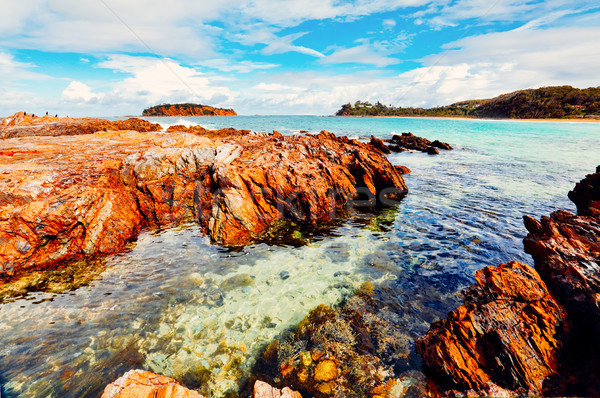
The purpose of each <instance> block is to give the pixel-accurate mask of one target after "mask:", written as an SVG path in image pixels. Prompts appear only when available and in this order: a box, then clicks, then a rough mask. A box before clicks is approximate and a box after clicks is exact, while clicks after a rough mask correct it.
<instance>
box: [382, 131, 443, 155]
mask: <svg viewBox="0 0 600 398" xmlns="http://www.w3.org/2000/svg"><path fill="white" fill-rule="evenodd" d="M371 140H372V139H371ZM387 142H388V146H387V147H388V149H389V150H391V151H393V152H402V151H405V150H415V151H421V152H426V153H428V154H430V155H436V154H438V153H439V152H438V150H437V149H436V148H440V149H445V150H451V149H452V147H451V146H450V145H449V144H447V143H445V142H441V141H438V140H435V141H433V142H431V141H429V140H428V139H426V138H421V137H417V136H415V135H414V134H412V133H402V135H397V134H394V135H393V136H392V139H391V140H387Z"/></svg>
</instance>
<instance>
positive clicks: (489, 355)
mask: <svg viewBox="0 0 600 398" xmlns="http://www.w3.org/2000/svg"><path fill="white" fill-rule="evenodd" d="M569 198H570V199H571V200H573V202H574V203H575V204H576V206H577V210H578V215H573V214H571V213H568V212H566V211H562V210H559V211H556V212H554V213H552V214H551V215H550V217H542V219H541V220H540V221H538V220H535V219H534V218H532V217H528V216H525V217H524V221H525V226H526V228H527V230H528V231H529V235H527V237H526V238H525V239H524V245H525V251H526V252H527V253H529V254H531V255H532V257H533V259H534V261H535V268H536V270H537V272H536V271H534V270H533V269H531V268H530V267H528V266H526V265H524V264H519V263H509V264H508V265H501V266H499V267H488V268H485V269H484V270H482V271H479V272H478V273H477V284H476V285H474V286H473V287H471V288H470V289H469V290H468V291H467V293H466V298H465V306H463V307H460V308H458V309H457V310H456V311H453V312H451V313H450V314H449V315H448V317H447V319H446V320H443V321H439V322H437V323H434V324H433V325H432V326H431V329H430V331H429V333H428V334H427V335H426V336H425V337H423V338H422V339H420V340H419V341H418V342H417V348H418V350H419V351H420V353H421V354H422V356H423V361H424V367H425V369H426V370H427V371H428V372H429V375H430V376H431V377H432V378H433V379H435V380H436V381H437V382H438V383H439V386H440V387H441V389H442V391H444V390H445V391H446V393H447V392H448V391H449V390H458V391H459V392H460V393H461V394H462V393H465V392H467V394H468V393H472V394H476V395H497V394H502V395H532V394H535V395H567V396H572V395H583V396H590V395H594V396H595V395H598V394H599V393H600V380H599V379H598V369H599V368H600V362H599V360H598V358H599V357H600V344H598V341H597V336H598V333H600V211H598V210H599V209H600V206H599V205H600V166H599V167H598V169H597V170H596V173H595V174H591V175H588V176H587V177H586V178H585V179H583V180H582V181H581V182H580V183H578V184H577V185H576V187H575V189H574V190H573V191H571V192H569ZM546 286H547V288H548V289H546Z"/></svg>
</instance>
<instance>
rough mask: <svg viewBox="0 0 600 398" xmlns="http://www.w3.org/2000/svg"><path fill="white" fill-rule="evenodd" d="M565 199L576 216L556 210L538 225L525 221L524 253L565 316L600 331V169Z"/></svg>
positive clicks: (529, 218)
mask: <svg viewBox="0 0 600 398" xmlns="http://www.w3.org/2000/svg"><path fill="white" fill-rule="evenodd" d="M569 198H570V199H571V200H573V202H574V203H575V204H576V205H577V211H578V214H579V215H577V216H575V215H573V214H571V213H569V212H566V211H562V210H559V211H556V212H554V213H552V214H551V215H550V217H542V219H541V220H540V221H537V220H535V219H534V218H532V217H529V216H525V217H524V221H525V227H526V228H527V230H528V231H529V235H527V237H526V238H525V239H524V241H523V242H524V245H525V251H526V252H527V253H529V254H531V256H532V257H533V259H534V261H535V267H536V269H537V270H538V272H539V273H540V275H541V276H542V278H543V279H544V281H546V283H547V284H548V287H549V288H550V289H551V291H552V292H553V294H554V295H555V296H556V297H557V299H558V300H559V301H560V302H561V303H562V304H563V305H564V306H565V307H566V308H567V310H568V312H569V315H570V316H572V317H574V318H575V321H576V322H577V323H578V324H581V325H582V327H585V328H590V329H593V330H596V331H597V333H600V211H599V209H600V206H599V205H600V167H599V168H598V169H597V172H596V173H595V174H590V175H588V176H587V177H586V178H585V179H583V180H582V181H581V182H580V183H578V184H577V185H576V186H575V189H574V190H573V191H571V192H569Z"/></svg>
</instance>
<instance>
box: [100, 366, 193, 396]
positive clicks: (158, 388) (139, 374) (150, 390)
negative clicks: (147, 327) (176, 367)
mask: <svg viewBox="0 0 600 398" xmlns="http://www.w3.org/2000/svg"><path fill="white" fill-rule="evenodd" d="M159 397H160V398H203V396H202V395H200V394H199V393H197V392H196V391H192V390H188V389H187V388H185V387H183V386H182V385H180V384H179V383H178V382H177V381H176V380H174V379H172V378H170V377H166V376H161V375H157V374H155V373H152V372H148V371H145V370H139V369H135V370H130V371H129V372H127V373H125V374H124V375H123V376H121V377H119V378H118V379H117V380H115V381H114V382H113V383H111V384H109V385H107V386H106V388H105V389H104V393H103V394H102V398H159Z"/></svg>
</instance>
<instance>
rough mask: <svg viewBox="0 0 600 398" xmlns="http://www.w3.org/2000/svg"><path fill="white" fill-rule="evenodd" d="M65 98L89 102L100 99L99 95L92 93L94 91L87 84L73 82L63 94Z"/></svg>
mask: <svg viewBox="0 0 600 398" xmlns="http://www.w3.org/2000/svg"><path fill="white" fill-rule="evenodd" d="M62 94H63V97H64V98H67V99H70V100H80V99H81V100H84V101H89V100H91V99H93V98H98V97H99V96H98V95H97V94H94V93H92V89H91V88H90V87H89V86H88V85H87V84H85V83H82V82H79V81H76V80H73V81H72V82H71V83H70V84H69V85H68V86H67V88H65V89H64V90H63V92H62Z"/></svg>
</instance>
